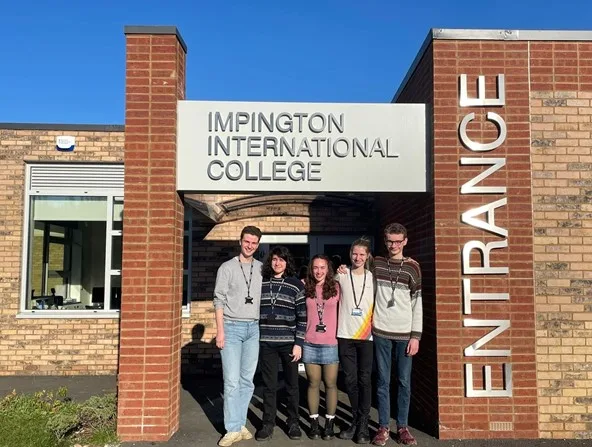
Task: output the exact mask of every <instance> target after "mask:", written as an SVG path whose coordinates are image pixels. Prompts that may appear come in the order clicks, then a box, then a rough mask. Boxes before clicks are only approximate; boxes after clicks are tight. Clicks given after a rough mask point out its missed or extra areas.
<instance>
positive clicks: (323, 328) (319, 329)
mask: <svg viewBox="0 0 592 447" xmlns="http://www.w3.org/2000/svg"><path fill="white" fill-rule="evenodd" d="M316 331H317V332H327V326H325V325H324V324H323V323H321V324H317V327H316Z"/></svg>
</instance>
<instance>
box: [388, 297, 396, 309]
mask: <svg viewBox="0 0 592 447" xmlns="http://www.w3.org/2000/svg"><path fill="white" fill-rule="evenodd" d="M386 307H395V299H394V298H391V299H390V300H389V301H388V303H386Z"/></svg>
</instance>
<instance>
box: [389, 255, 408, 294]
mask: <svg viewBox="0 0 592 447" xmlns="http://www.w3.org/2000/svg"><path fill="white" fill-rule="evenodd" d="M404 262H405V258H402V259H401V264H400V265H399V270H398V271H397V277H396V278H395V281H394V282H393V275H392V272H391V260H390V259H387V261H386V265H387V266H388V272H389V279H390V280H391V291H392V296H393V298H394V296H395V290H396V289H397V284H398V283H399V276H400V275H401V270H402V269H403V263H404Z"/></svg>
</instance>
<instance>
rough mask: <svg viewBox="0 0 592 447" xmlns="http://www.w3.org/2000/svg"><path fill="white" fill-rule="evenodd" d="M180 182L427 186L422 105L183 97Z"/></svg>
mask: <svg viewBox="0 0 592 447" xmlns="http://www.w3.org/2000/svg"><path fill="white" fill-rule="evenodd" d="M177 122H178V124H177V132H178V139H177V189H178V190H179V191H201V192H207V191H218V192H221V191H234V192H239V191H240V192H268V191H276V192H281V191H291V192H294V191H299V192H389V191H398V192H425V191H426V190H427V185H428V181H427V167H426V160H427V156H426V153H427V138H426V107H425V105H424V104H316V103H263V102H261V103H260V102H211V101H179V102H178V121H177Z"/></svg>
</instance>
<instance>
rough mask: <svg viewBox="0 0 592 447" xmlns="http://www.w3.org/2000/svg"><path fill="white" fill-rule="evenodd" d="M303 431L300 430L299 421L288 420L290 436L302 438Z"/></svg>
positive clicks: (291, 437)
mask: <svg viewBox="0 0 592 447" xmlns="http://www.w3.org/2000/svg"><path fill="white" fill-rule="evenodd" d="M301 436H302V432H301V431H300V425H299V424H298V421H293V422H288V438H290V439H300V437H301Z"/></svg>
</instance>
